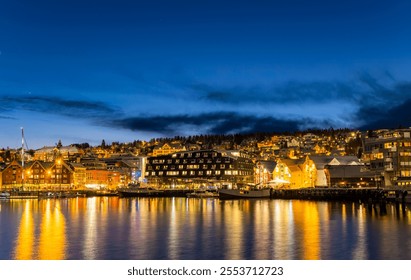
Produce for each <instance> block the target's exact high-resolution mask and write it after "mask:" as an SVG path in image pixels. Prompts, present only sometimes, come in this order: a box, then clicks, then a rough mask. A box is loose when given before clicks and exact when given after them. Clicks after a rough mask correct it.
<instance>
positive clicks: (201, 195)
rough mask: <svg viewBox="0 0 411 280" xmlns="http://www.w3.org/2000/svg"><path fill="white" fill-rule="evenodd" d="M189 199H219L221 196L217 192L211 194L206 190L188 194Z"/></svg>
mask: <svg viewBox="0 0 411 280" xmlns="http://www.w3.org/2000/svg"><path fill="white" fill-rule="evenodd" d="M187 197H190V198H193V197H194V198H213V197H214V198H218V197H219V194H218V193H216V192H210V191H206V190H196V191H194V192H192V193H188V194H187Z"/></svg>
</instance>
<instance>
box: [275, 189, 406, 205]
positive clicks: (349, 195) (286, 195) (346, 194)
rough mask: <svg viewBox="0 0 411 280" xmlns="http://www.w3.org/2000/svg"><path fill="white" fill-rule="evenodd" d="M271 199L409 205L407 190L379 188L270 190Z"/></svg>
mask: <svg viewBox="0 0 411 280" xmlns="http://www.w3.org/2000/svg"><path fill="white" fill-rule="evenodd" d="M270 196H271V198H272V199H302V200H325V201H356V202H358V201H359V202H373V203H379V202H398V203H411V194H408V191H407V190H399V189H379V188H346V189H345V188H304V189H272V190H271V193H270Z"/></svg>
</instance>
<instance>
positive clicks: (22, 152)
mask: <svg viewBox="0 0 411 280" xmlns="http://www.w3.org/2000/svg"><path fill="white" fill-rule="evenodd" d="M21 168H22V171H21V182H22V186H23V189H24V130H23V127H21Z"/></svg>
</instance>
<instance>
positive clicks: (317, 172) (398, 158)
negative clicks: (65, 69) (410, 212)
mask: <svg viewBox="0 0 411 280" xmlns="http://www.w3.org/2000/svg"><path fill="white" fill-rule="evenodd" d="M410 131H411V129H396V130H375V131H366V132H361V131H352V130H348V129H340V130H334V129H328V130H310V131H304V132H298V133H284V134H275V133H272V134H269V133H259V134H250V135H240V134H238V135H197V136H188V137H182V136H178V137H174V138H157V139H151V140H150V141H140V140H136V141H134V142H131V143H119V142H113V143H109V144H106V143H105V141H104V140H103V141H102V142H101V145H98V146H91V145H89V144H88V143H80V144H70V145H63V144H62V143H61V141H59V142H58V143H57V144H56V145H54V146H45V147H42V148H40V149H36V150H27V151H24V158H22V153H21V149H4V148H3V149H1V150H0V172H1V173H0V175H1V176H0V186H1V188H2V189H14V188H21V186H24V188H25V189H33V190H39V189H55V188H59V189H62V190H73V189H103V190H104V189H108V190H115V189H117V188H118V187H122V186H126V185H128V184H130V183H142V184H143V183H144V184H148V185H151V186H155V187H158V188H169V187H174V188H199V187H204V186H210V185H212V186H215V187H229V188H236V187H241V186H242V185H257V186H261V187H270V188H307V187H340V188H352V187H386V186H387V187H392V186H408V185H410V183H411V139H410Z"/></svg>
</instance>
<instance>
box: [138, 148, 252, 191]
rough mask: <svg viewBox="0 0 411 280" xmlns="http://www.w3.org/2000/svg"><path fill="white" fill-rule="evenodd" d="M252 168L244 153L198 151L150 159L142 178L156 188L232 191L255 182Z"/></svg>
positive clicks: (250, 161)
mask: <svg viewBox="0 0 411 280" xmlns="http://www.w3.org/2000/svg"><path fill="white" fill-rule="evenodd" d="M254 167H255V166H254V163H253V161H252V160H251V158H250V156H248V155H247V154H246V153H244V152H240V151H218V150H197V151H186V152H175V153H172V154H169V155H162V156H157V157H149V158H148V159H147V169H146V173H145V175H146V177H147V179H148V180H149V182H150V183H153V184H156V185H164V186H182V187H186V186H187V185H192V186H196V185H197V184H218V185H219V186H220V187H223V186H225V187H228V188H235V187H236V186H237V185H242V184H252V183H254Z"/></svg>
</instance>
